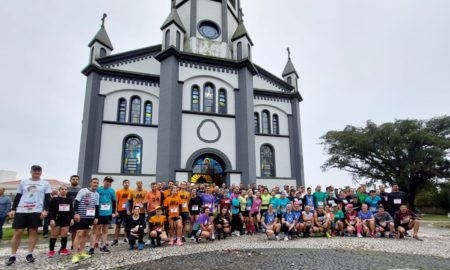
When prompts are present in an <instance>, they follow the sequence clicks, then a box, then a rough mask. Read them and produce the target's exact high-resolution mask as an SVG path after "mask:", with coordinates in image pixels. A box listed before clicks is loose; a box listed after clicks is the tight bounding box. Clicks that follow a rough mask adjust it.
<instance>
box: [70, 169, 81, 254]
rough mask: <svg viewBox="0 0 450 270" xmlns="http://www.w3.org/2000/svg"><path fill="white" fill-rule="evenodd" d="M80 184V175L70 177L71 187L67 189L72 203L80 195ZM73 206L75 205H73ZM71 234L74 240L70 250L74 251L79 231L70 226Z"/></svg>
mask: <svg viewBox="0 0 450 270" xmlns="http://www.w3.org/2000/svg"><path fill="white" fill-rule="evenodd" d="M79 182H80V177H79V176H78V175H72V176H71V177H70V186H69V188H68V189H67V198H68V199H69V200H71V201H72V203H73V202H74V201H75V197H76V196H77V194H78V191H80V189H81V187H80V186H79V185H78V184H79ZM72 206H73V205H72ZM70 234H71V239H72V242H71V243H72V246H71V247H70V249H73V241H74V240H75V236H76V235H77V231H76V228H75V226H70Z"/></svg>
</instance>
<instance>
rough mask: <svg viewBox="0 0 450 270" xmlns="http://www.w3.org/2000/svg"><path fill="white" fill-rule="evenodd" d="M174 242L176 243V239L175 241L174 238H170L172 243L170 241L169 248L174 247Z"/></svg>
mask: <svg viewBox="0 0 450 270" xmlns="http://www.w3.org/2000/svg"><path fill="white" fill-rule="evenodd" d="M173 242H175V239H173V238H170V241H169V246H173Z"/></svg>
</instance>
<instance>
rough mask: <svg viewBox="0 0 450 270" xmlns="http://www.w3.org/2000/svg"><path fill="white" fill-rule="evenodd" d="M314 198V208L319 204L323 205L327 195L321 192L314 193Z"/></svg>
mask: <svg viewBox="0 0 450 270" xmlns="http://www.w3.org/2000/svg"><path fill="white" fill-rule="evenodd" d="M313 196H314V202H315V207H317V206H319V202H321V203H322V205H323V203H324V201H325V198H326V197H327V193H325V192H322V191H316V192H314V194H313Z"/></svg>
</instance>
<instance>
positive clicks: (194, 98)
mask: <svg viewBox="0 0 450 270" xmlns="http://www.w3.org/2000/svg"><path fill="white" fill-rule="evenodd" d="M191 111H194V112H199V111H200V88H199V87H198V86H197V85H194V86H192V91H191Z"/></svg>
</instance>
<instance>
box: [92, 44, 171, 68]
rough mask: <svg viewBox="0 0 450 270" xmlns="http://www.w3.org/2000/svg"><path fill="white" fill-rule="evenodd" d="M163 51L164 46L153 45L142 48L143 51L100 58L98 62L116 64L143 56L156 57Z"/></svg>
mask: <svg viewBox="0 0 450 270" xmlns="http://www.w3.org/2000/svg"><path fill="white" fill-rule="evenodd" d="M161 50H162V45H161V44H158V45H153V46H150V47H145V48H141V49H136V50H132V51H127V52H123V53H118V54H114V55H110V56H106V57H103V58H98V59H96V60H97V62H99V63H100V64H101V65H105V64H115V63H118V62H122V61H124V60H129V59H132V58H136V57H142V56H147V55H149V56H154V55H156V54H158V53H159V52H161Z"/></svg>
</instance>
